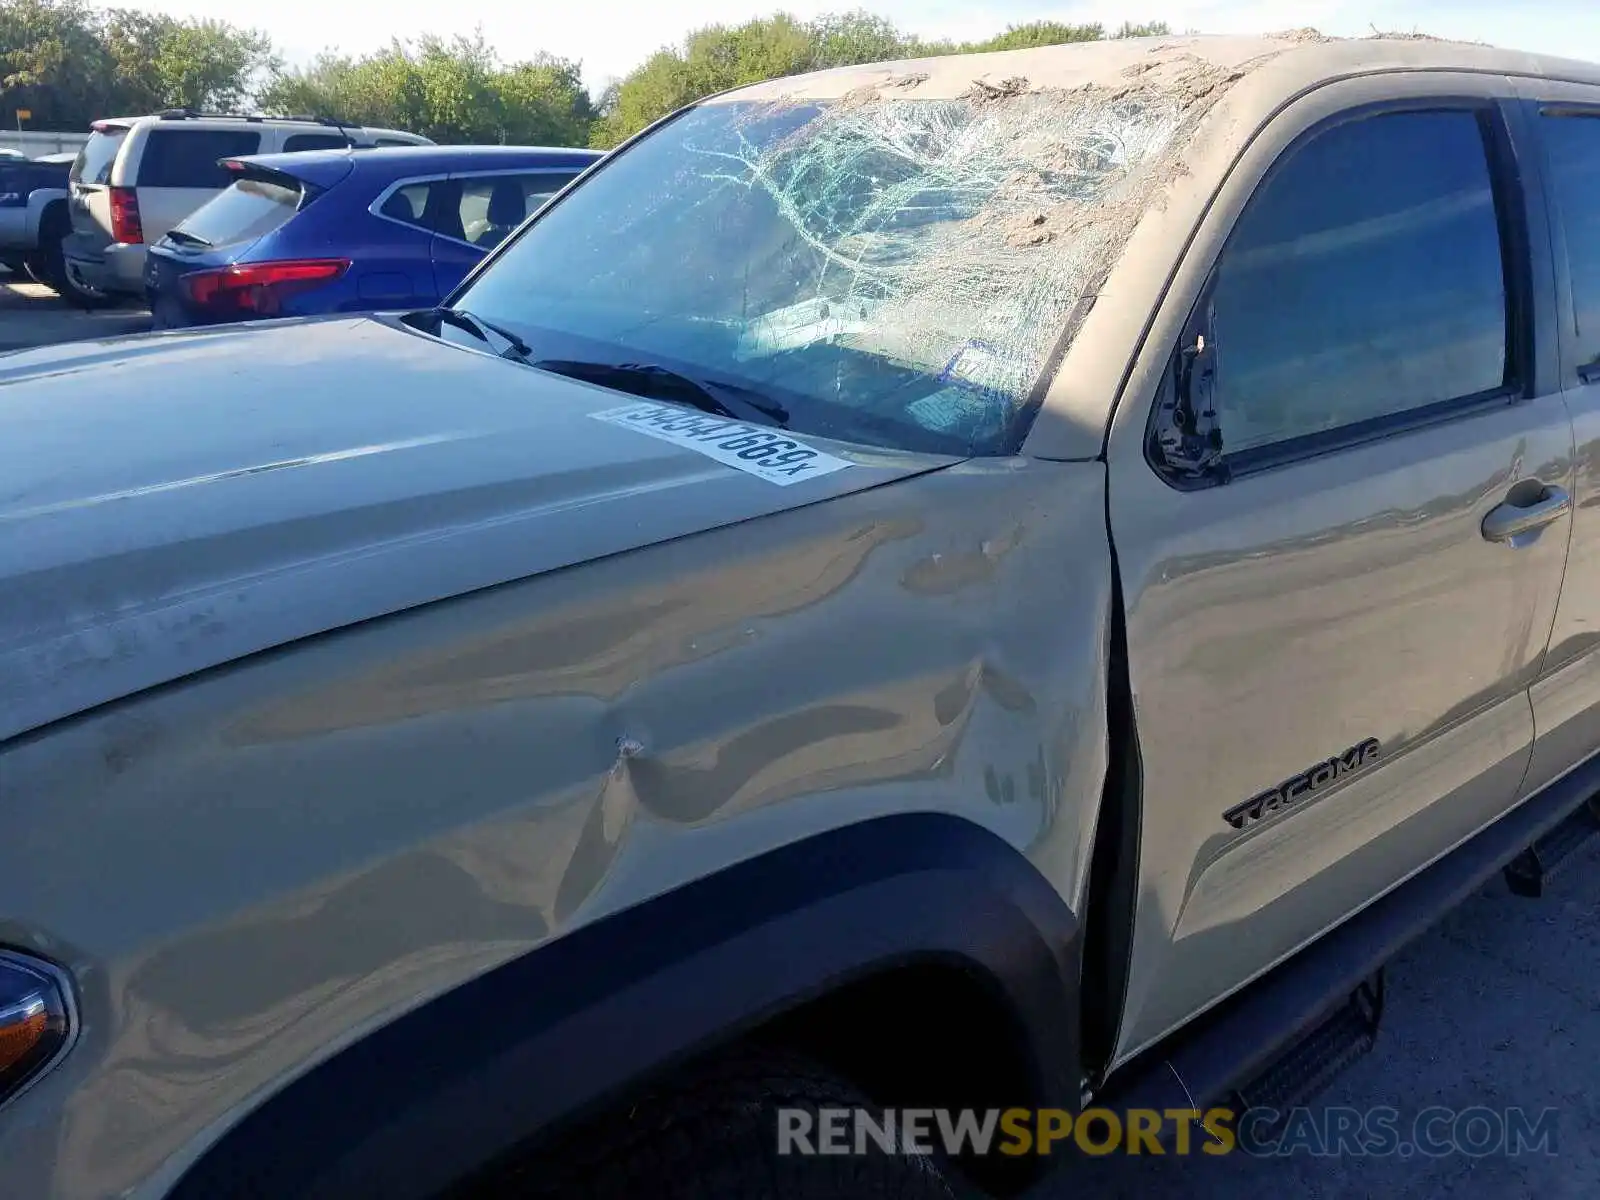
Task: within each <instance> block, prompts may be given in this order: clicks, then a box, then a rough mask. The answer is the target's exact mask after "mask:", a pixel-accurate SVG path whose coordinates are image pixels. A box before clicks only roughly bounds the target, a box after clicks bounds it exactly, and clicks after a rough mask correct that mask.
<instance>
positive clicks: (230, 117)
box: [156, 108, 267, 121]
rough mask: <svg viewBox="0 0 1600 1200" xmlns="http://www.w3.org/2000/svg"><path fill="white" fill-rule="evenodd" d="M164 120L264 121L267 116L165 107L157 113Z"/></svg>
mask: <svg viewBox="0 0 1600 1200" xmlns="http://www.w3.org/2000/svg"><path fill="white" fill-rule="evenodd" d="M156 116H157V117H158V118H159V119H160V120H163V121H195V120H201V119H204V120H211V121H215V120H223V121H264V120H266V119H267V118H265V117H263V116H261V115H260V114H259V113H221V112H201V111H200V110H199V109H195V108H164V109H162V110H161V111H160V112H158V113H156Z"/></svg>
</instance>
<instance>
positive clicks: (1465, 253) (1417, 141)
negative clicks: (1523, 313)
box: [1211, 111, 1507, 455]
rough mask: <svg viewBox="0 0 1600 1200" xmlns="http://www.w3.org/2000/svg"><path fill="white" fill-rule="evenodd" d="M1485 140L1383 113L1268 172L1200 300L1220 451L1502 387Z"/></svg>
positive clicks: (1470, 129)
mask: <svg viewBox="0 0 1600 1200" xmlns="http://www.w3.org/2000/svg"><path fill="white" fill-rule="evenodd" d="M1485 136H1486V135H1485V128H1484V126H1483V124H1482V123H1481V122H1480V119H1479V117H1478V116H1477V114H1475V113H1472V112H1467V111H1438V112H1398V113H1386V114H1382V115H1377V116H1372V117H1367V118H1364V119H1359V120H1352V121H1348V122H1345V123H1343V124H1340V125H1336V126H1334V127H1333V128H1331V129H1328V130H1326V131H1324V132H1322V133H1320V134H1317V135H1315V136H1314V137H1313V138H1311V139H1310V140H1309V141H1306V142H1304V143H1302V144H1301V145H1300V146H1299V147H1298V148H1296V149H1294V150H1293V151H1291V152H1290V155H1289V157H1288V158H1287V159H1286V160H1284V161H1281V162H1280V163H1279V164H1278V165H1277V167H1276V168H1275V169H1274V170H1273V171H1272V173H1271V174H1269V175H1268V177H1267V178H1266V180H1265V181H1264V183H1263V184H1262V186H1261V188H1260V189H1259V190H1258V191H1257V193H1256V194H1255V196H1254V197H1252V199H1251V201H1250V203H1249V205H1248V206H1247V207H1246V208H1245V210H1244V213H1243V214H1242V216H1241V217H1240V220H1239V223H1238V224H1237V226H1236V227H1235V229H1234V231H1233V234H1232V236H1231V237H1230V239H1229V241H1228V244H1227V246H1226V248H1225V249H1224V251H1223V253H1222V256H1221V258H1220V260H1219V262H1218V265H1217V271H1216V276H1215V280H1214V284H1213V290H1212V293H1211V302H1212V311H1211V316H1212V332H1213V336H1214V337H1215V352H1216V354H1215V380H1214V387H1215V391H1214V393H1213V399H1214V402H1215V410H1216V414H1217V417H1218V421H1219V424H1220V427H1221V432H1222V443H1223V451H1224V453H1226V454H1229V455H1231V454H1235V453H1238V452H1240V451H1247V450H1251V449H1255V448H1258V447H1262V446H1267V445H1272V444H1275V443H1281V442H1286V441H1291V440H1293V439H1295V438H1300V437H1305V436H1308V435H1313V434H1319V433H1326V432H1327V431H1330V430H1337V429H1342V428H1345V427H1349V426H1357V425H1361V424H1363V423H1365V422H1370V421H1373V420H1375V419H1378V418H1382V417H1386V416H1392V415H1396V414H1401V413H1405V412H1408V411H1411V410H1415V409H1420V408H1424V407H1426V406H1428V405H1432V404H1436V403H1439V402H1441V401H1448V400H1453V399H1458V398H1464V397H1468V396H1474V395H1477V394H1480V393H1485V392H1492V391H1494V390H1496V389H1499V388H1501V387H1503V386H1504V385H1505V383H1506V381H1507V346H1506V329H1507V319H1506V314H1507V307H1506V305H1507V301H1506V287H1505V279H1506V272H1505V262H1504V256H1503V254H1502V249H1501V242H1500V229H1499V221H1498V219H1497V217H1496V210H1495V198H1494V192H1493V188H1492V184H1491V176H1490V168H1489V158H1488V153H1487V143H1486V140H1485Z"/></svg>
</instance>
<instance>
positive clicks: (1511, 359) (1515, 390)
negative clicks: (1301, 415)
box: [1145, 94, 1539, 491]
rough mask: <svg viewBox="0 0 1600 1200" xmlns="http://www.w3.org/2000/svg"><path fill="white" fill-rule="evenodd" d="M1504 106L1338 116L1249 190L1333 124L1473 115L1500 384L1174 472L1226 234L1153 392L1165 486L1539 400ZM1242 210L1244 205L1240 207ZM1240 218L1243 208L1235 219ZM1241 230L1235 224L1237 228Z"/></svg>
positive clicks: (1301, 137)
mask: <svg viewBox="0 0 1600 1200" xmlns="http://www.w3.org/2000/svg"><path fill="white" fill-rule="evenodd" d="M1510 103H1514V102H1508V101H1506V100H1500V99H1496V98H1493V97H1485V96H1463V95H1451V94H1442V95H1438V96H1418V97H1408V98H1394V99H1387V100H1378V101H1373V102H1371V103H1368V104H1361V105H1356V106H1354V107H1351V108H1348V109H1344V110H1342V111H1340V112H1338V113H1335V114H1333V115H1331V116H1329V117H1326V118H1324V119H1322V120H1321V121H1318V122H1316V123H1315V124H1313V125H1311V126H1310V127H1309V128H1307V129H1305V130H1302V131H1301V132H1300V133H1299V134H1298V135H1297V136H1296V137H1295V138H1294V139H1293V140H1292V141H1291V142H1290V143H1289V144H1288V145H1287V146H1285V147H1284V149H1283V150H1282V151H1281V152H1280V153H1279V154H1278V156H1277V157H1276V158H1275V159H1274V161H1273V162H1272V164H1271V166H1269V167H1268V168H1267V170H1266V172H1265V173H1264V174H1263V175H1262V176H1261V178H1260V180H1258V181H1257V182H1256V185H1255V187H1254V188H1253V189H1252V191H1251V199H1254V197H1255V195H1256V194H1258V193H1259V192H1260V191H1261V189H1262V187H1264V186H1265V185H1266V183H1267V182H1268V181H1269V180H1271V179H1272V177H1273V176H1274V175H1275V174H1276V173H1277V172H1278V171H1279V170H1280V169H1281V168H1282V167H1283V165H1284V164H1285V163H1287V162H1288V161H1289V159H1290V158H1291V157H1292V156H1293V155H1294V154H1296V153H1297V152H1298V151H1299V150H1300V149H1301V147H1303V146H1304V145H1306V144H1307V143H1308V142H1310V141H1312V140H1313V139H1315V138H1316V137H1318V136H1320V135H1321V134H1323V133H1325V132H1327V131H1328V130H1330V129H1333V128H1336V127H1337V126H1340V125H1345V124H1350V123H1353V122H1356V121H1365V120H1369V119H1371V118H1373V117H1378V116H1386V115H1390V114H1395V113H1416V112H1471V113H1475V114H1476V115H1477V117H1478V124H1479V128H1480V130H1481V131H1482V134H1483V138H1484V151H1485V158H1486V160H1487V164H1488V170H1489V181H1490V187H1491V188H1492V190H1493V196H1494V204H1495V217H1496V223H1497V224H1498V226H1499V229H1500V246H1501V257H1502V264H1503V269H1504V278H1505V295H1506V331H1505V334H1506V343H1505V345H1506V375H1505V381H1504V382H1502V384H1501V385H1500V386H1499V387H1495V388H1489V389H1487V390H1485V391H1482V392H1477V393H1474V394H1472V395H1468V396H1459V397H1454V398H1452V399H1448V400H1441V401H1436V402H1434V403H1432V404H1426V405H1422V406H1420V407H1417V408H1411V409H1406V410H1405V411H1403V412H1397V413H1387V414H1384V415H1381V416H1377V417H1372V418H1369V419H1367V420H1365V421H1357V422H1354V423H1352V424H1350V425H1345V426H1341V427H1339V428H1337V429H1329V430H1322V431H1319V432H1317V433H1310V434H1304V435H1302V436H1300V437H1294V438H1286V439H1284V440H1283V441H1281V442H1274V443H1272V444H1270V445H1266V446H1258V447H1253V448H1251V449H1248V450H1242V451H1236V452H1234V453H1232V454H1229V453H1227V452H1226V450H1225V449H1224V453H1223V455H1222V457H1221V459H1220V461H1219V464H1218V466H1217V467H1216V468H1215V469H1214V470H1211V471H1208V472H1206V473H1203V474H1194V473H1192V472H1188V471H1184V470H1182V469H1179V468H1176V467H1175V466H1174V465H1173V464H1171V463H1169V462H1168V461H1167V460H1166V459H1165V457H1164V456H1163V455H1162V453H1161V449H1160V442H1159V440H1158V432H1159V427H1160V421H1161V413H1162V411H1163V403H1164V402H1167V401H1169V400H1170V396H1171V389H1172V386H1173V375H1174V371H1173V364H1175V363H1176V361H1177V359H1178V356H1179V354H1180V353H1181V351H1182V348H1183V347H1184V346H1187V345H1189V344H1190V343H1191V342H1192V341H1193V338H1194V335H1195V333H1196V332H1198V331H1203V330H1204V328H1205V323H1206V317H1205V314H1207V313H1208V311H1209V308H1210V304H1211V298H1212V293H1213V291H1214V287H1215V279H1216V269H1217V264H1218V263H1220V262H1221V261H1222V258H1223V255H1225V254H1226V253H1227V252H1228V247H1229V245H1230V244H1231V242H1232V240H1233V236H1234V230H1230V231H1229V233H1228V236H1227V238H1226V239H1224V241H1223V244H1222V247H1221V249H1219V250H1218V251H1217V255H1216V258H1215V260H1214V261H1213V262H1212V265H1211V270H1210V273H1209V274H1208V275H1207V277H1206V281H1205V283H1204V285H1203V286H1202V287H1201V289H1200V294H1199V296H1198V297H1197V298H1196V300H1195V303H1194V307H1193V308H1192V309H1191V310H1190V312H1189V315H1188V317H1187V319H1186V320H1185V321H1184V325H1183V330H1182V332H1181V333H1180V335H1179V338H1178V343H1177V345H1175V346H1174V347H1173V348H1172V351H1171V353H1170V354H1169V356H1168V360H1167V361H1168V366H1167V368H1166V369H1165V370H1164V371H1163V375H1162V384H1161V387H1160V389H1159V391H1158V392H1157V395H1156V398H1155V403H1153V404H1152V405H1151V406H1150V412H1149V416H1148V422H1147V426H1146V433H1145V458H1146V461H1147V462H1149V464H1150V466H1151V467H1152V468H1153V469H1154V470H1155V472H1156V474H1157V475H1159V476H1160V477H1161V478H1162V479H1163V480H1164V481H1165V482H1166V483H1167V484H1168V485H1169V486H1171V487H1173V488H1175V489H1177V490H1180V491H1194V490H1199V489H1202V488H1208V487H1217V486H1220V485H1222V484H1226V483H1228V482H1230V481H1232V480H1235V479H1240V478H1245V477H1248V476H1251V475H1255V474H1259V473H1261V472H1263V471H1270V470H1275V469H1278V468H1280V467H1286V466H1290V465H1293V464H1297V463H1301V462H1305V461H1308V460H1310V459H1314V458H1320V457H1322V456H1324V455H1327V454H1332V453H1336V452H1338V451H1342V450H1348V449H1353V448H1355V447H1358V446H1364V445H1368V444H1370V443H1372V442H1376V441H1380V440H1383V439H1386V438H1390V437H1395V436H1399V435H1403V434H1407V433H1410V432H1413V431H1415V430H1418V429H1425V428H1430V427H1432V426H1435V425H1439V424H1441V423H1443V422H1446V421H1456V420H1461V419H1465V418H1468V417H1472V416H1476V415H1478V414H1480V413H1483V412H1486V411H1490V410H1497V409H1501V408H1505V407H1508V406H1510V405H1514V404H1521V403H1524V402H1525V401H1527V400H1529V399H1531V398H1532V397H1533V396H1534V395H1536V394H1538V391H1539V389H1538V387H1537V386H1536V383H1537V376H1538V374H1539V372H1538V371H1537V362H1536V358H1537V356H1536V352H1535V349H1536V344H1537V343H1536V332H1537V330H1536V322H1535V320H1534V311H1535V303H1534V299H1535V296H1536V293H1535V291H1534V287H1533V278H1532V272H1533V266H1532V255H1531V240H1530V237H1529V211H1528V199H1527V195H1526V192H1527V181H1526V180H1525V179H1524V178H1522V175H1523V172H1522V170H1521V167H1520V166H1519V162H1518V155H1517V144H1516V139H1515V138H1514V136H1513V133H1512V123H1513V122H1512V118H1511V116H1510V114H1509V113H1508V111H1507V110H1508V105H1509V104H1510ZM1248 204H1249V201H1248V200H1247V201H1246V206H1248ZM1243 211H1244V209H1243V208H1241V210H1240V212H1241V215H1242V213H1243ZM1237 224H1238V222H1237V220H1236V221H1235V229H1236V228H1237ZM1223 436H1224V438H1226V430H1223ZM1224 446H1226V442H1224Z"/></svg>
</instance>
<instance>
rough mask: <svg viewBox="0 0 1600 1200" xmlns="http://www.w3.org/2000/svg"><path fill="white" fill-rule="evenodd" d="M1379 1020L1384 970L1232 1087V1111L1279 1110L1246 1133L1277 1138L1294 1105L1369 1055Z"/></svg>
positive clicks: (1261, 1138) (1268, 1140)
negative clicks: (1249, 1077)
mask: <svg viewBox="0 0 1600 1200" xmlns="http://www.w3.org/2000/svg"><path fill="white" fill-rule="evenodd" d="M1382 1021H1383V972H1382V971H1379V972H1378V974H1377V975H1376V976H1375V977H1374V978H1373V979H1372V980H1370V981H1369V982H1367V983H1363V984H1362V985H1361V986H1360V987H1358V988H1357V989H1356V990H1355V991H1353V992H1351V993H1350V996H1349V998H1348V999H1347V1000H1346V1001H1345V1002H1344V1003H1343V1004H1341V1005H1340V1006H1339V1007H1338V1008H1336V1009H1334V1010H1333V1012H1332V1013H1330V1014H1329V1015H1328V1016H1327V1017H1326V1018H1324V1019H1323V1021H1322V1023H1321V1024H1320V1025H1318V1026H1317V1027H1316V1028H1315V1029H1313V1030H1311V1031H1310V1032H1309V1033H1307V1034H1305V1035H1303V1036H1302V1037H1301V1038H1300V1039H1299V1040H1298V1041H1296V1042H1294V1043H1293V1044H1292V1045H1290V1047H1289V1048H1288V1049H1287V1050H1285V1051H1284V1052H1283V1054H1282V1055H1280V1056H1279V1057H1278V1059H1277V1060H1276V1061H1275V1062H1273V1063H1272V1064H1271V1065H1270V1066H1269V1067H1267V1069H1266V1070H1265V1071H1263V1072H1262V1073H1261V1074H1260V1075H1257V1076H1256V1077H1255V1078H1254V1079H1252V1080H1251V1081H1250V1082H1249V1083H1247V1084H1245V1085H1244V1086H1243V1087H1242V1088H1238V1089H1237V1090H1235V1092H1234V1093H1233V1096H1232V1102H1233V1110H1234V1111H1235V1112H1238V1113H1242V1112H1247V1111H1249V1110H1250V1109H1272V1110H1273V1111H1275V1112H1276V1113H1277V1114H1278V1116H1277V1119H1276V1120H1274V1121H1272V1122H1271V1123H1270V1124H1258V1125H1255V1126H1253V1127H1252V1129H1251V1132H1250V1136H1251V1137H1252V1138H1254V1139H1255V1140H1257V1141H1259V1142H1261V1143H1263V1144H1267V1143H1272V1142H1276V1141H1277V1140H1278V1139H1279V1138H1281V1137H1282V1136H1283V1133H1284V1130H1285V1128H1286V1127H1287V1126H1288V1124H1289V1118H1290V1115H1291V1114H1292V1112H1293V1111H1294V1109H1296V1108H1298V1107H1299V1106H1301V1105H1303V1104H1307V1103H1309V1102H1310V1101H1311V1100H1313V1099H1314V1098H1315V1097H1316V1096H1317V1095H1318V1094H1319V1093H1321V1092H1322V1091H1323V1089H1324V1088H1326V1087H1327V1086H1328V1085H1329V1084H1330V1083H1332V1082H1333V1081H1334V1080H1335V1079H1337V1078H1338V1077H1339V1075H1340V1074H1341V1073H1342V1072H1343V1071H1344V1069H1345V1068H1346V1067H1348V1066H1350V1065H1351V1064H1352V1063H1354V1062H1355V1061H1356V1060H1357V1059H1360V1058H1364V1057H1366V1056H1367V1055H1368V1054H1370V1053H1372V1050H1373V1048H1374V1047H1375V1046H1376V1045H1377V1044H1378V1026H1379V1024H1381V1023H1382Z"/></svg>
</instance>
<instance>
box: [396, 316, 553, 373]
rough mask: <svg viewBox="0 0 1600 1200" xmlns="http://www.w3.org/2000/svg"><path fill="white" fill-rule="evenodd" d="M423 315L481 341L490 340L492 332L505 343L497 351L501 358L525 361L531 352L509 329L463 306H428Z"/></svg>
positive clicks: (525, 343) (530, 348)
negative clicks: (504, 346)
mask: <svg viewBox="0 0 1600 1200" xmlns="http://www.w3.org/2000/svg"><path fill="white" fill-rule="evenodd" d="M423 315H424V316H429V317H432V318H434V320H436V321H438V322H439V323H440V324H441V325H454V326H455V327H456V328H457V329H465V330H466V331H467V332H468V333H470V334H472V336H473V337H475V338H477V339H478V340H479V341H482V342H492V340H493V339H491V338H490V337H489V335H490V334H491V333H492V334H494V335H495V337H498V338H499V339H500V340H501V341H503V342H505V343H506V348H505V349H504V350H502V351H500V352H499V353H500V357H501V358H510V359H515V360H516V361H517V362H522V363H525V362H527V361H528V358H529V356H530V355H532V354H533V347H532V346H530V345H528V343H527V342H525V341H523V340H522V339H521V338H519V337H518V336H517V335H516V334H514V333H512V332H511V331H510V330H509V329H501V328H500V326H498V325H496V324H494V323H492V322H490V321H485V320H484V319H483V318H482V317H475V316H473V315H472V314H471V313H469V312H468V311H467V310H466V309H464V308H430V309H426V310H424V312H423Z"/></svg>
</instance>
